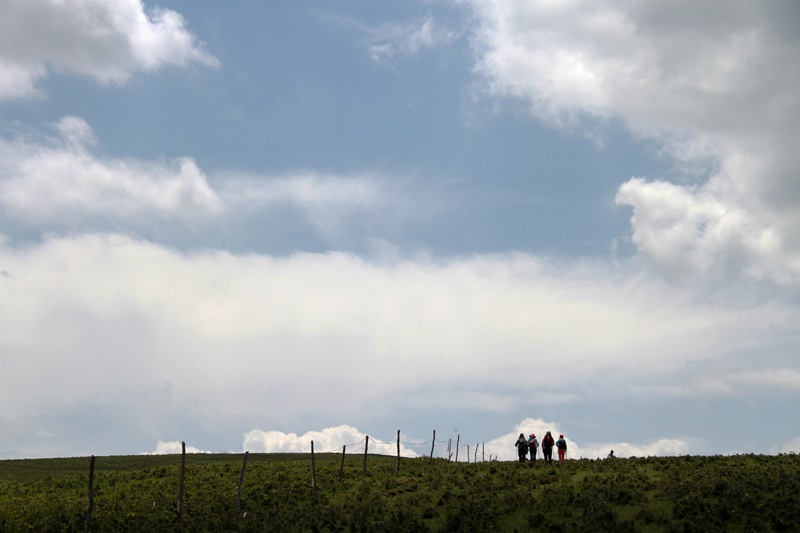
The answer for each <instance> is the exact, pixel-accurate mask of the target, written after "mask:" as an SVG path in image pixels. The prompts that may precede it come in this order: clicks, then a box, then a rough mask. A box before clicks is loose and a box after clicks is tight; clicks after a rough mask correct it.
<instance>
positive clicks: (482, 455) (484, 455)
mask: <svg viewBox="0 0 800 533" xmlns="http://www.w3.org/2000/svg"><path fill="white" fill-rule="evenodd" d="M485 461H486V443H485V442H482V443H481V462H485Z"/></svg>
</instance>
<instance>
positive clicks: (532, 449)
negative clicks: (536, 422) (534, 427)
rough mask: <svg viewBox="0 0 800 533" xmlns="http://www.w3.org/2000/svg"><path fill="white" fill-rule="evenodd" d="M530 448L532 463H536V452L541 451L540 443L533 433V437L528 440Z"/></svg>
mask: <svg viewBox="0 0 800 533" xmlns="http://www.w3.org/2000/svg"><path fill="white" fill-rule="evenodd" d="M528 448H530V453H531V461H535V460H536V452H537V451H538V450H539V441H538V440H536V435H534V434H533V433H531V436H530V438H529V439H528Z"/></svg>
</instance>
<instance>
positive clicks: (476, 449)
mask: <svg viewBox="0 0 800 533" xmlns="http://www.w3.org/2000/svg"><path fill="white" fill-rule="evenodd" d="M472 462H473V463H477V462H478V445H477V444H476V445H475V460H473V461H472Z"/></svg>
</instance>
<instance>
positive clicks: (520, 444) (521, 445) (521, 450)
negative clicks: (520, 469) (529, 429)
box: [514, 433, 528, 463]
mask: <svg viewBox="0 0 800 533" xmlns="http://www.w3.org/2000/svg"><path fill="white" fill-rule="evenodd" d="M514 446H516V447H517V453H518V454H519V462H520V463H524V462H525V459H527V455H528V441H527V440H525V434H524V433H520V434H519V438H518V439H517V442H515V443H514Z"/></svg>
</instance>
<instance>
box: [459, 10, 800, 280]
mask: <svg viewBox="0 0 800 533" xmlns="http://www.w3.org/2000/svg"><path fill="white" fill-rule="evenodd" d="M467 3H468V4H469V5H471V6H472V7H473V9H474V11H475V13H476V20H477V21H478V25H477V29H476V31H475V34H474V43H475V50H476V54H477V61H476V72H477V73H478V75H479V79H480V80H481V81H482V84H483V90H484V91H486V93H487V94H489V95H491V96H493V97H500V98H511V99H514V100H517V101H520V102H523V103H524V105H525V106H526V108H527V110H528V111H529V112H530V113H531V114H532V115H533V116H535V117H537V118H539V119H541V120H543V121H546V122H548V123H550V124H555V125H558V126H560V127H564V128H568V129H572V130H577V129H580V130H581V131H585V132H587V134H588V135H590V136H593V137H596V138H602V135H603V133H602V128H603V126H604V125H605V124H608V123H609V122H610V121H612V120H620V121H622V122H623V123H624V124H625V125H627V127H628V128H629V131H630V132H631V133H632V134H633V135H635V136H638V137H639V138H641V139H644V140H647V141H648V142H651V143H654V144H655V146H656V147H658V149H659V150H660V151H661V152H662V153H663V155H664V156H665V157H669V158H671V159H672V160H673V162H674V163H675V169H676V170H678V171H680V172H681V173H682V175H681V178H680V179H681V181H679V182H672V180H671V179H668V177H651V178H649V179H641V178H635V179H631V180H629V181H627V182H626V183H625V184H624V185H623V186H622V187H621V188H620V191H619V194H618V196H617V202H618V203H619V204H621V205H626V206H632V207H633V209H634V216H633V219H632V226H633V242H634V244H636V245H637V246H638V247H639V250H640V251H641V252H642V253H643V254H645V255H647V256H648V257H650V258H651V259H652V260H653V261H654V262H655V263H656V264H657V265H658V266H659V267H660V268H661V269H662V270H663V271H664V272H667V273H668V274H669V275H670V276H671V277H672V278H673V279H680V278H681V277H682V276H685V275H687V274H688V275H702V274H717V273H719V272H720V271H728V272H729V273H735V272H736V271H741V272H743V273H744V274H745V275H747V276H752V277H754V278H757V279H767V280H770V281H774V282H777V283H781V284H787V285H790V286H794V287H797V284H798V280H799V279H800V240H799V239H798V238H797V235H800V213H798V210H797V205H798V201H797V200H798V198H800V180H799V179H798V173H797V168H798V162H799V161H798V154H797V150H796V147H795V144H796V142H795V140H796V139H797V138H798V135H800V129H799V128H800V126H799V125H800V121H798V120H797V117H798V116H800V115H798V113H800V94H799V93H798V92H797V90H796V87H797V86H798V84H800V69H798V68H797V67H796V66H795V65H796V61H792V59H791V58H792V57H796V56H797V53H798V52H800V38H798V34H797V32H791V31H789V30H788V29H787V27H786V21H787V20H795V19H796V18H797V17H798V16H800V13H798V8H797V6H796V5H794V4H791V3H780V4H775V5H769V6H766V5H763V4H759V3H752V2H747V1H743V0H741V1H734V2H703V3H696V2H694V3H693V2H684V3H682V4H681V5H680V6H677V5H676V4H674V3H671V4H669V6H666V5H664V6H662V5H658V4H655V3H638V4H637V3H634V4H631V3H619V2H612V1H601V2H591V3H586V2H548V1H544V0H542V1H533V2H525V3H519V2H516V3H509V2H503V1H488V2H483V1H480V2H477V1H475V2H467ZM620 178H621V181H622V180H623V179H625V178H624V177H622V176H621V177H620ZM687 265H691V266H688V267H687ZM687 270H688V271H689V272H687Z"/></svg>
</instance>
